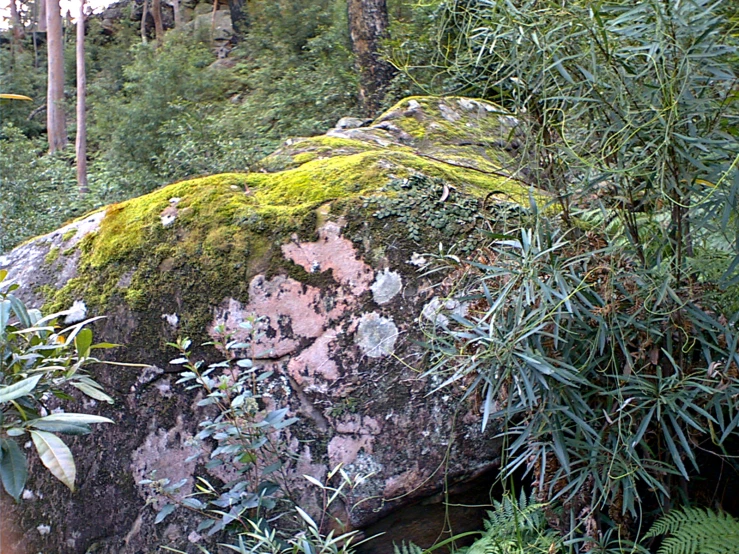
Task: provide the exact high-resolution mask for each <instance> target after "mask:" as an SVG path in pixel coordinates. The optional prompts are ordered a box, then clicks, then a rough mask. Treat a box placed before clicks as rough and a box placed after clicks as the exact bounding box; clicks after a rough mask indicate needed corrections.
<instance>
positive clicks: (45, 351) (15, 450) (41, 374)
mask: <svg viewBox="0 0 739 554" xmlns="http://www.w3.org/2000/svg"><path fill="white" fill-rule="evenodd" d="M6 276H7V271H5V270H2V271H0V283H2V281H3V280H4V279H5V278H6ZM16 288H17V287H16V285H11V286H9V287H7V288H6V290H4V291H0V431H1V432H0V479H1V480H2V484H3V488H4V489H5V491H6V492H7V493H8V494H9V495H10V496H12V497H13V498H15V499H16V500H18V499H19V498H20V496H21V493H22V492H23V488H24V486H25V484H26V479H27V478H28V470H27V462H26V455H25V453H24V452H23V449H22V447H21V446H19V443H24V442H26V441H27V440H29V437H30V439H31V440H32V442H33V445H34V446H35V448H36V451H37V452H38V455H39V457H40V458H41V462H42V463H43V464H44V466H46V468H47V469H48V470H49V471H50V472H51V474H52V475H54V477H56V478H57V479H59V480H60V481H61V482H62V483H64V484H65V485H66V486H67V487H69V488H70V489H71V490H74V483H75V477H76V467H75V463H74V459H73V458H72V453H71V452H70V450H69V448H68V447H67V446H66V445H65V444H64V442H63V441H62V440H61V439H60V438H59V437H58V436H57V434H66V435H86V434H88V433H90V431H91V429H90V425H91V424H93V423H112V421H111V420H110V419H108V418H106V417H101V416H97V415H90V414H79V413H65V412H57V411H52V412H51V413H49V410H48V405H49V404H48V403H49V400H50V399H51V398H52V397H57V398H59V399H62V400H69V399H71V397H70V396H69V393H68V392H66V391H65V389H66V390H70V387H71V388H72V389H76V390H77V391H79V392H81V393H83V394H85V395H86V396H88V397H90V398H92V399H94V400H98V401H103V402H110V403H112V402H113V400H112V399H111V398H110V397H109V396H108V395H107V394H105V392H103V390H102V388H101V387H100V385H99V384H98V383H97V382H96V381H94V380H93V379H92V378H91V377H90V375H89V374H88V373H87V371H86V368H87V367H88V366H89V365H91V364H93V363H98V362H99V361H100V360H98V359H97V358H95V357H93V356H92V352H93V350H96V349H100V348H110V347H113V346H115V345H111V344H105V343H101V344H93V340H92V331H91V330H90V329H88V328H87V325H88V324H89V323H90V322H91V321H93V320H84V321H80V322H76V323H73V324H71V325H69V326H68V327H66V328H60V327H59V325H58V322H57V320H58V319H60V318H62V317H64V316H67V318H68V319H72V317H71V316H72V314H71V313H70V312H60V313H57V314H51V315H48V316H46V317H43V316H42V315H41V312H39V311H38V310H35V309H28V308H26V306H25V305H24V304H23V303H22V302H21V301H20V300H19V299H18V298H17V297H16V296H14V295H13V291H14V290H15V289H16Z"/></svg>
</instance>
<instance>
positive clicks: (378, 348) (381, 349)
mask: <svg viewBox="0 0 739 554" xmlns="http://www.w3.org/2000/svg"><path fill="white" fill-rule="evenodd" d="M397 339H398V328H397V327H396V326H395V323H393V320H392V319H388V318H386V317H382V316H380V315H379V314H377V313H375V312H372V313H368V314H363V315H362V317H361V318H360V320H359V326H358V328H357V334H356V342H357V345H358V346H359V348H360V349H361V350H362V353H363V354H365V355H366V356H367V357H369V358H382V357H383V356H388V355H390V354H392V353H393V352H394V351H395V341H396V340H397Z"/></svg>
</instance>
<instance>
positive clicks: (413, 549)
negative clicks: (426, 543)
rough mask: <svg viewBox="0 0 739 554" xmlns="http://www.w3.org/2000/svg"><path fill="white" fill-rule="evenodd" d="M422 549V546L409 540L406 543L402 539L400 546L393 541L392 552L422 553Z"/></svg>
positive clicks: (397, 553) (403, 553)
mask: <svg viewBox="0 0 739 554" xmlns="http://www.w3.org/2000/svg"><path fill="white" fill-rule="evenodd" d="M423 551H424V550H423V548H421V547H420V546H418V545H417V544H415V543H412V542H410V541H409V542H408V544H406V542H405V541H403V542H402V543H400V546H398V545H397V544H396V543H393V554H423Z"/></svg>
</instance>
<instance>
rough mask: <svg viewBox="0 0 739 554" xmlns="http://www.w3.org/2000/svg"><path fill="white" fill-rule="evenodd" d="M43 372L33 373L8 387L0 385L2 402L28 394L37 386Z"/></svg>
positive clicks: (0, 402)
mask: <svg viewBox="0 0 739 554" xmlns="http://www.w3.org/2000/svg"><path fill="white" fill-rule="evenodd" d="M41 377H42V374H40V373H39V374H37V375H33V376H31V377H28V378H26V379H23V380H22V381H18V382H17V383H15V384H13V385H9V386H7V387H0V404H3V403H5V402H10V401H11V400H15V399H16V398H20V397H22V396H26V395H27V394H29V393H31V392H32V391H33V389H35V388H36V385H37V384H38V382H39V380H40V379H41Z"/></svg>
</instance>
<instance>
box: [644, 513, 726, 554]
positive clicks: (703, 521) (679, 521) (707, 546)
mask: <svg viewBox="0 0 739 554" xmlns="http://www.w3.org/2000/svg"><path fill="white" fill-rule="evenodd" d="M659 535H669V536H668V537H667V538H665V539H664V541H663V542H662V545H661V546H660V548H659V550H658V551H657V554H735V553H736V552H739V520H737V519H735V518H733V517H732V516H730V515H729V514H726V513H723V512H713V511H711V510H705V509H701V508H682V509H678V510H673V511H671V512H670V513H669V514H667V515H665V516H663V517H661V518H659V519H658V520H657V521H656V522H655V523H654V525H652V528H651V529H650V530H649V532H648V533H647V534H646V535H644V538H645V539H648V538H653V537H657V536H659Z"/></svg>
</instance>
